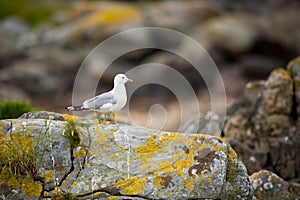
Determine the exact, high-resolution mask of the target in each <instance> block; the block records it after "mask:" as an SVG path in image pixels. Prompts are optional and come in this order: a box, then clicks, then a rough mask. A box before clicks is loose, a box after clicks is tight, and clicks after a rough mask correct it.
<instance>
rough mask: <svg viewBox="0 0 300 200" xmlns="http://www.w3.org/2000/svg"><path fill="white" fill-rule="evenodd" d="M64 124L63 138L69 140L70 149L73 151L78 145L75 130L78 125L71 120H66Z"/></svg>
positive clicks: (77, 133) (78, 141)
mask: <svg viewBox="0 0 300 200" xmlns="http://www.w3.org/2000/svg"><path fill="white" fill-rule="evenodd" d="M66 122H67V123H66V129H65V132H64V136H65V137H66V138H68V139H69V141H70V145H71V148H73V149H74V148H76V147H78V146H79V145H80V136H79V131H78V130H77V128H76V126H77V125H78V124H79V123H78V122H77V121H75V120H71V119H70V120H67V121H66Z"/></svg>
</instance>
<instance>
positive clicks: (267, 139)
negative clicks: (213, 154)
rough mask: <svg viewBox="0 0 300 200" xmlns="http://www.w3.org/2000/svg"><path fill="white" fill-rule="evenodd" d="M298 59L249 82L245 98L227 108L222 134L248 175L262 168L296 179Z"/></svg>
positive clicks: (299, 170)
mask: <svg viewBox="0 0 300 200" xmlns="http://www.w3.org/2000/svg"><path fill="white" fill-rule="evenodd" d="M299 71H300V65H299V58H297V59H295V60H293V61H291V62H290V64H289V65H288V70H285V69H276V70H274V71H273V72H272V73H271V74H270V76H269V78H268V79H267V80H266V81H256V82H251V83H249V84H248V85H247V87H246V92H245V97H244V98H243V99H242V100H241V101H239V102H237V103H235V104H234V105H233V106H232V107H231V108H229V109H228V112H227V114H228V115H227V119H226V122H225V126H224V135H225V136H226V137H229V138H231V142H230V143H231V145H232V146H233V148H234V149H235V150H236V151H237V154H238V156H239V157H240V158H241V160H242V161H243V162H244V163H245V165H246V166H247V169H248V172H249V173H250V174H252V173H254V172H257V171H259V170H261V169H269V170H271V171H273V172H276V173H277V174H278V175H279V176H280V177H282V178H283V179H285V180H290V181H297V180H298V181H299V174H300V168H299V166H300V157H299V154H300V149H299V148H297V147H299V146H300V131H299V130H300V129H299V128H298V127H299V125H300V121H299V110H300V109H299V107H300V106H299V105H300V104H299V103H300V98H299V90H300V87H299V86H300V85H299V79H300V78H299V77H300V75H299V74H300V73H299Z"/></svg>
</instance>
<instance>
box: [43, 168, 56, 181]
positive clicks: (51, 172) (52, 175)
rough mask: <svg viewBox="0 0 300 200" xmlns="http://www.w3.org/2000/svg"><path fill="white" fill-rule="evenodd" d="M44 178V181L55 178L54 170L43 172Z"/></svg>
mask: <svg viewBox="0 0 300 200" xmlns="http://www.w3.org/2000/svg"><path fill="white" fill-rule="evenodd" d="M44 178H45V181H46V183H49V182H51V181H53V180H54V179H55V176H54V171H53V170H50V171H49V172H47V173H45V175H44Z"/></svg>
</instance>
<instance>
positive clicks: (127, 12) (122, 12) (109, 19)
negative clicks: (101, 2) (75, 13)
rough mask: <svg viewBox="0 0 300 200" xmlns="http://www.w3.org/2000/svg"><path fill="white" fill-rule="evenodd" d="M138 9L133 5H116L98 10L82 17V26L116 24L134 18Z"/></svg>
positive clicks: (137, 13)
mask: <svg viewBox="0 0 300 200" xmlns="http://www.w3.org/2000/svg"><path fill="white" fill-rule="evenodd" d="M139 15H140V11H139V10H138V9H137V8H136V7H134V6H129V5H128V6H127V5H117V6H114V7H110V8H109V9H105V10H102V11H100V12H94V13H92V14H90V15H88V16H87V17H85V18H83V19H82V25H81V26H82V27H83V28H84V27H93V26H99V25H116V24H120V23H125V22H127V21H129V20H132V19H136V18H138V17H139Z"/></svg>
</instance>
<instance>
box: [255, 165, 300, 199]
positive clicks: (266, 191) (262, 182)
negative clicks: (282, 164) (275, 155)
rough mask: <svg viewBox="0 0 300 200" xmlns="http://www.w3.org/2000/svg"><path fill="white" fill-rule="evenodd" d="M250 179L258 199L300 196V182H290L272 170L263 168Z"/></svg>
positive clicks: (296, 197) (295, 197)
mask: <svg viewBox="0 0 300 200" xmlns="http://www.w3.org/2000/svg"><path fill="white" fill-rule="evenodd" d="M250 181H251V185H252V188H253V190H254V196H255V197H256V199H257V200H273V199H285V200H295V199H298V198H300V185H299V184H292V183H288V182H286V181H284V180H283V179H282V178H280V177H278V176H277V175H276V174H274V173H272V172H270V171H267V170H261V171H259V172H256V173H254V174H252V175H251V176H250Z"/></svg>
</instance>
